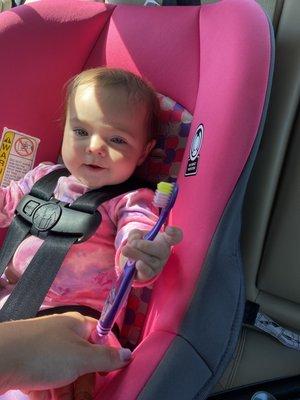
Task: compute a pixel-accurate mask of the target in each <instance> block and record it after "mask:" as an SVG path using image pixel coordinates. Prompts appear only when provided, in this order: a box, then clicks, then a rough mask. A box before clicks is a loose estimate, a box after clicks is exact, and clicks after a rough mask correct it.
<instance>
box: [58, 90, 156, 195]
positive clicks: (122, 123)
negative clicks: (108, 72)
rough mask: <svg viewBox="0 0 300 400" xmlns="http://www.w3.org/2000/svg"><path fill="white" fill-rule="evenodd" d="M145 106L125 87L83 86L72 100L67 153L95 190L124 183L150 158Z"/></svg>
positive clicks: (65, 145)
mask: <svg viewBox="0 0 300 400" xmlns="http://www.w3.org/2000/svg"><path fill="white" fill-rule="evenodd" d="M145 118H146V109H145V106H144V105H134V106H133V105H132V104H131V105H130V104H129V103H128V98H127V95H126V93H125V91H124V90H122V89H119V88H117V89H116V88H113V89H109V88H97V94H96V89H95V87H94V86H92V85H81V86H79V87H78V88H77V89H76V91H75V93H74V94H72V95H71V98H70V99H69V105H68V109H67V116H66V124H65V129H64V139H63V146H62V157H63V160H64V163H65V165H66V167H67V168H68V170H69V171H70V172H71V174H72V175H74V176H75V177H76V178H77V179H78V180H80V181H81V182H82V183H84V184H85V185H87V186H88V187H89V188H91V189H95V188H100V187H102V186H106V185H115V184H117V183H121V182H124V181H125V180H127V179H128V178H129V177H130V176H131V175H132V173H133V172H134V170H135V168H136V166H137V165H140V164H141V163H142V162H143V161H144V159H145V158H146V157H147V155H148V153H149V151H150V150H151V148H152V147H153V145H154V143H152V142H153V141H150V142H148V141H147V132H146V125H145Z"/></svg>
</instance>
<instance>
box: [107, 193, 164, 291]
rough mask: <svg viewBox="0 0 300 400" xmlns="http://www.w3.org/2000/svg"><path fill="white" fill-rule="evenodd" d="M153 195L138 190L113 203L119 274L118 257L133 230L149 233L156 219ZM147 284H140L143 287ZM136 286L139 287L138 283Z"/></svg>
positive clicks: (119, 197)
mask: <svg viewBox="0 0 300 400" xmlns="http://www.w3.org/2000/svg"><path fill="white" fill-rule="evenodd" d="M153 196H154V193H153V191H152V190H150V189H139V190H135V191H133V192H129V193H126V194H125V195H121V196H118V197H117V198H115V200H116V201H115V202H114V222H115V225H116V227H117V232H116V237H115V248H116V256H115V265H116V268H117V272H118V273H120V272H121V271H120V268H119V267H118V265H119V257H120V253H121V251H122V248H123V246H124V245H125V244H126V242H127V238H128V234H129V232H130V231H131V230H133V229H140V230H145V231H149V230H150V229H151V228H152V227H153V225H154V224H155V223H156V221H157V219H158V209H157V208H156V207H154V206H153V204H152V200H153ZM146 284H148V282H147V283H146V282H145V283H144V282H143V284H142V286H145V285H146ZM136 285H138V286H140V283H137V284H136Z"/></svg>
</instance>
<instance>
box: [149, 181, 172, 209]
mask: <svg viewBox="0 0 300 400" xmlns="http://www.w3.org/2000/svg"><path fill="white" fill-rule="evenodd" d="M173 189H174V184H173V183H169V182H159V183H158V184H157V189H156V192H155V195H154V199H153V204H154V205H155V207H157V208H164V207H166V206H167V204H168V201H169V198H170V196H171V194H172V192H173Z"/></svg>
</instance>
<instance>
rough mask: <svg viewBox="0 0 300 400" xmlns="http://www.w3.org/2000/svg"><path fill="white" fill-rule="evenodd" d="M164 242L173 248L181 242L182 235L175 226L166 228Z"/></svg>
mask: <svg viewBox="0 0 300 400" xmlns="http://www.w3.org/2000/svg"><path fill="white" fill-rule="evenodd" d="M164 235H165V240H166V241H167V242H168V244H169V245H170V246H174V245H175V244H178V243H180V242H181V241H182V238H183V233H182V230H181V229H180V228H177V227H175V226H167V227H166V229H165V231H164Z"/></svg>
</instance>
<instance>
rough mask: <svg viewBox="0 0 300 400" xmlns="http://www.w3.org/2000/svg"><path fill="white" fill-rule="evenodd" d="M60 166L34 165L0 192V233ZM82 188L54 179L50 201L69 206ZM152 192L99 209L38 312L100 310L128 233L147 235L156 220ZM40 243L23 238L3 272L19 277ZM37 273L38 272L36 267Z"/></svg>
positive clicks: (5, 288) (5, 284)
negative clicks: (73, 308)
mask: <svg viewBox="0 0 300 400" xmlns="http://www.w3.org/2000/svg"><path fill="white" fill-rule="evenodd" d="M61 167H62V166H61V165H49V164H40V165H39V166H37V167H36V168H35V169H33V170H32V171H30V172H29V173H28V174H27V175H26V176H25V177H24V178H23V179H21V180H20V181H18V182H14V181H12V182H11V184H10V186H8V187H6V188H0V227H7V226H8V225H9V224H10V223H11V221H12V219H13V216H14V211H15V208H16V207H17V204H18V203H19V201H20V199H21V198H22V197H23V196H24V195H26V194H28V193H29V192H30V190H31V188H32V186H33V184H34V183H35V182H36V181H37V180H38V179H40V178H41V177H43V176H44V175H46V174H48V173H49V172H51V171H53V170H54V169H57V168H61ZM87 191H88V188H87V187H86V186H85V185H83V184H82V183H80V182H79V181H78V180H77V179H76V178H75V177H74V176H72V175H71V176H68V177H60V178H59V180H58V182H57V186H56V188H55V191H54V196H55V198H56V199H58V200H61V201H64V202H68V203H72V202H73V201H74V200H76V199H77V198H78V197H79V196H81V195H82V194H84V193H86V192H87ZM152 199H153V192H152V191H151V190H149V189H139V190H136V191H132V192H129V193H126V194H122V195H120V196H117V197H115V198H113V199H111V200H109V201H106V202H105V203H103V204H102V205H101V206H100V207H99V208H98V210H99V211H100V212H101V215H102V222H101V225H100V226H99V227H98V229H97V231H96V232H95V234H94V235H93V236H92V237H91V238H89V239H88V240H87V241H85V242H83V243H80V244H75V245H73V246H72V247H71V249H70V250H69V252H68V253H67V255H66V257H65V259H64V261H63V264H62V266H61V267H60V270H59V272H58V274H57V276H56V278H55V280H54V282H53V284H52V286H51V288H50V290H49V292H48V294H47V296H46V298H45V300H44V302H43V306H42V308H48V307H56V306H60V305H68V304H69V305H76V304H79V305H86V306H89V307H92V308H95V309H97V310H99V311H100V310H101V309H102V307H103V304H104V301H105V299H106V297H107V294H108V292H109V290H110V288H111V286H112V285H113V284H114V282H115V281H116V278H117V276H118V274H119V273H120V270H119V268H118V265H117V263H118V261H117V260H118V257H119V255H120V251H121V249H122V246H123V245H124V244H125V242H126V239H127V236H128V233H129V232H130V231H131V230H132V229H136V228H137V229H142V230H150V229H151V228H152V226H153V225H154V224H155V222H156V220H157V210H156V208H155V207H154V206H153V205H152ZM42 243H43V240H42V239H39V238H38V237H36V236H29V237H27V238H26V239H25V240H24V241H23V242H22V243H21V244H20V246H19V247H18V249H17V251H16V253H15V254H14V257H13V258H12V260H11V261H10V263H9V266H8V268H9V270H10V271H11V273H13V275H14V276H16V277H20V276H21V275H22V274H23V272H24V270H25V269H26V267H27V266H28V264H29V262H30V261H31V259H32V258H33V256H34V254H35V253H36V251H37V250H38V249H39V247H40V246H41V244H42ZM41 268H43V266H42V265H41ZM0 279H1V281H0V308H1V307H2V305H3V304H4V302H5V301H6V299H7V297H8V296H9V294H10V293H11V292H12V290H13V288H14V284H11V283H9V281H8V280H7V279H6V275H5V274H3V276H2V277H1V278H0Z"/></svg>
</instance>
